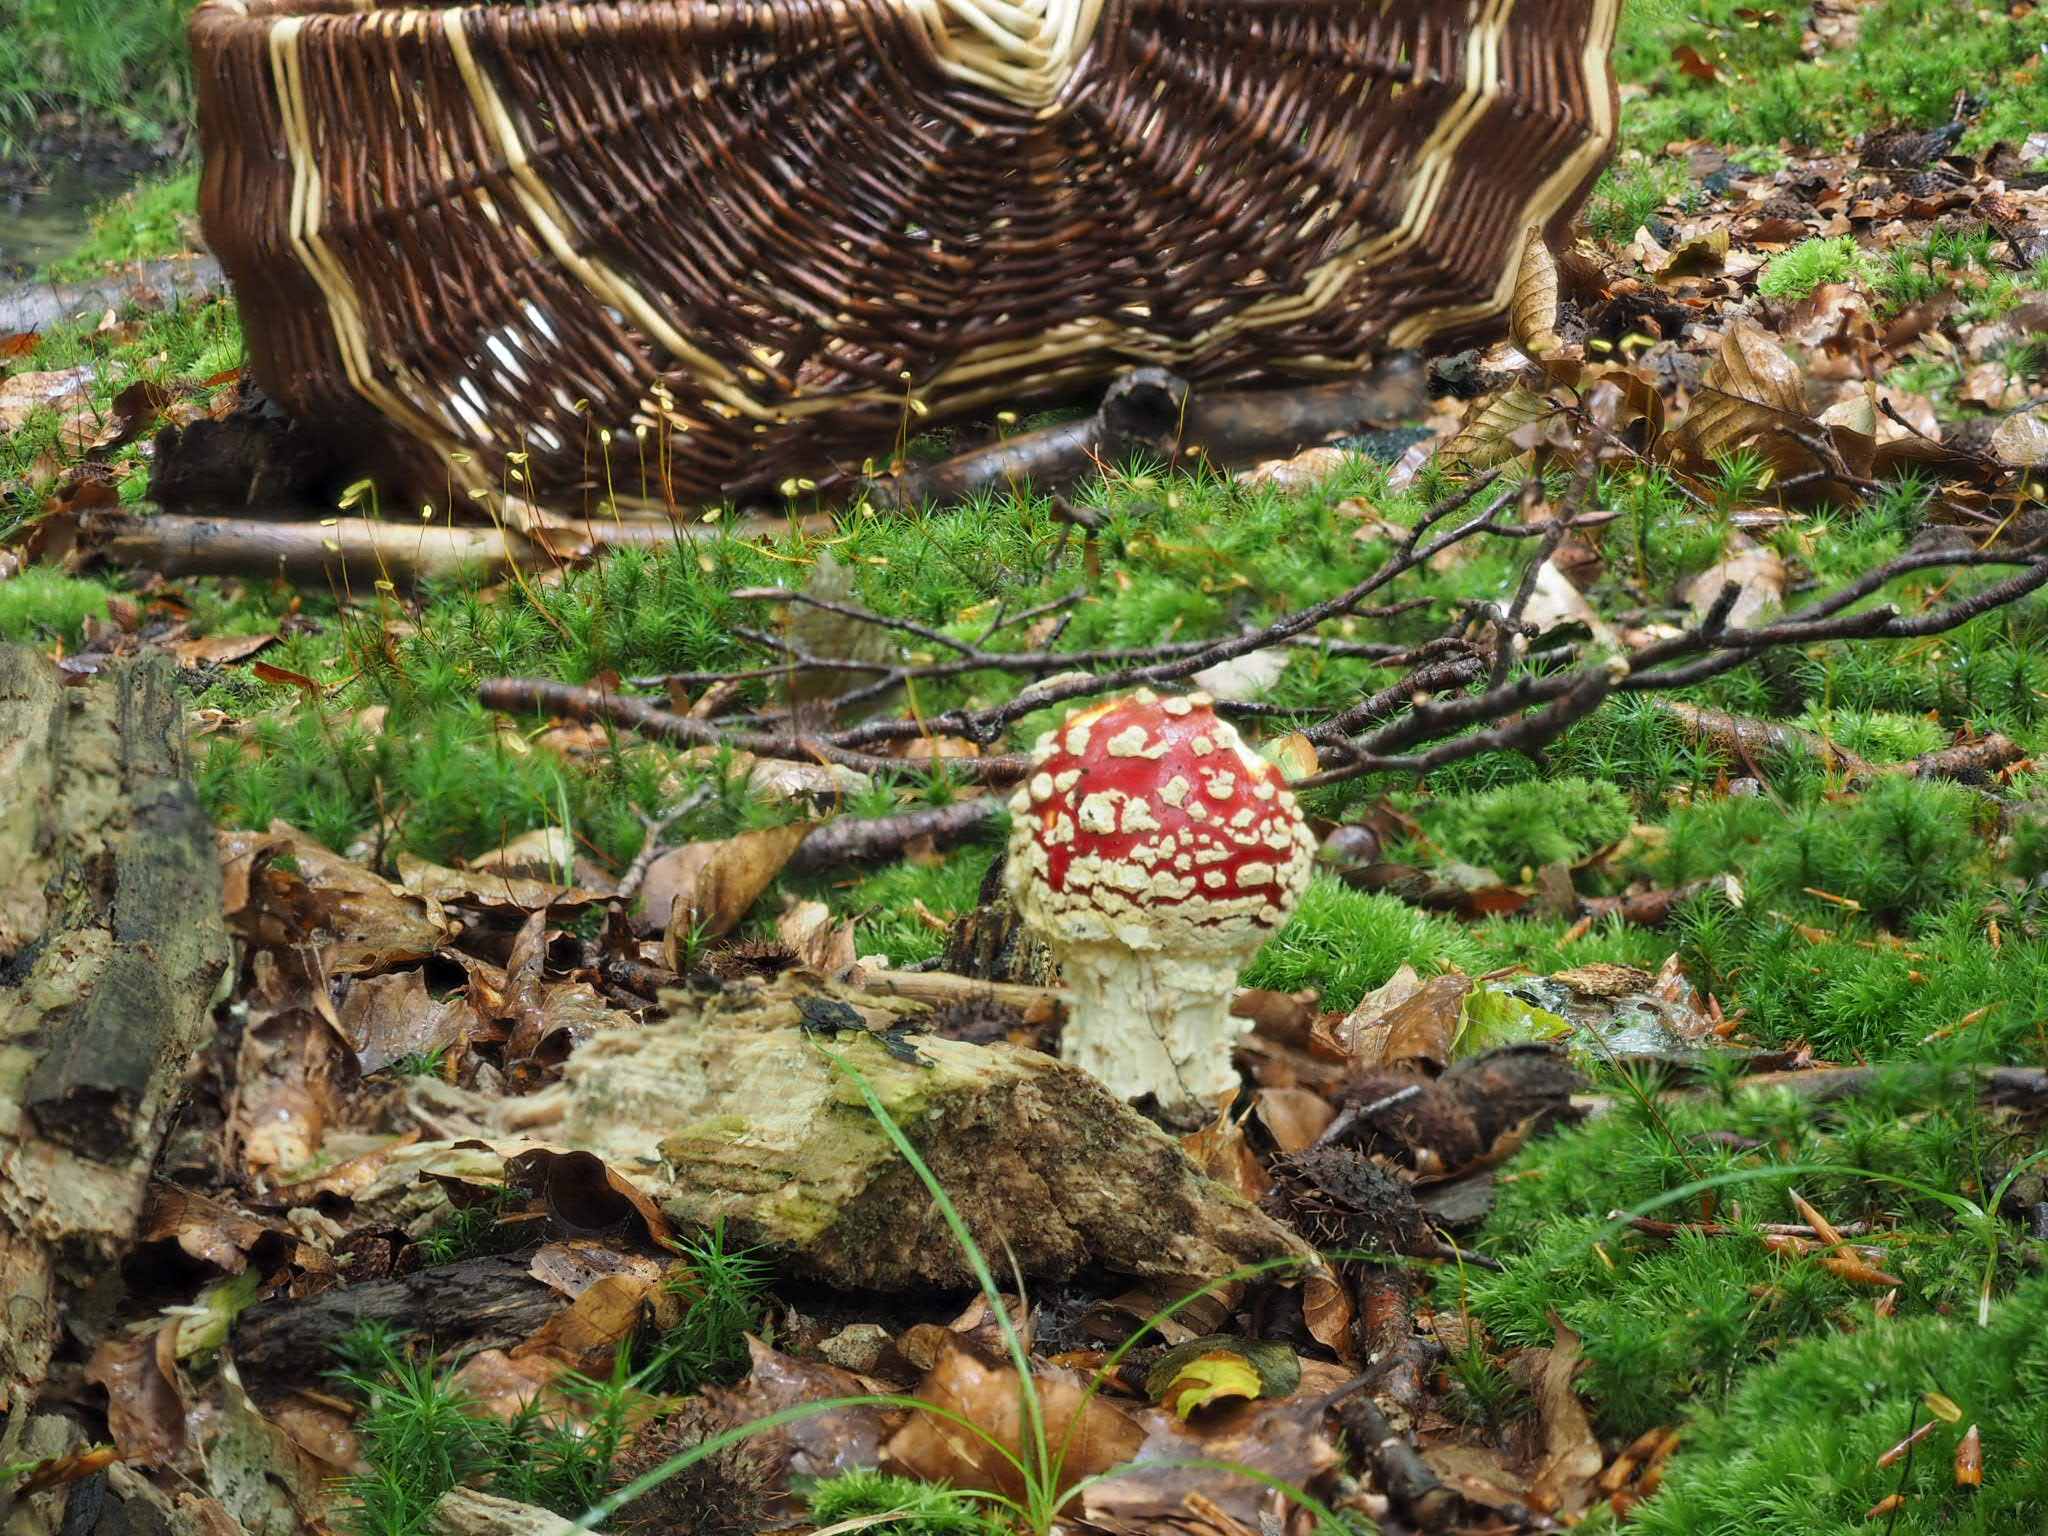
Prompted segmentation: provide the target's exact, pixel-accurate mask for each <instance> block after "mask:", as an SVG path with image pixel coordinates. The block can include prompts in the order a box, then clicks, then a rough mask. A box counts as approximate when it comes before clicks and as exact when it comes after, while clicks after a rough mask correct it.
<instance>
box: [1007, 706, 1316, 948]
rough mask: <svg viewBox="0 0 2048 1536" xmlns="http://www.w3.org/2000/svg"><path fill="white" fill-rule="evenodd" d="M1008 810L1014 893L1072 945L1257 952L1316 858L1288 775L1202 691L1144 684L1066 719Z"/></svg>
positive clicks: (1042, 743) (1031, 914)
mask: <svg viewBox="0 0 2048 1536" xmlns="http://www.w3.org/2000/svg"><path fill="white" fill-rule="evenodd" d="M1010 808H1011V810H1012V811H1013V812H1014V813H1015V814H1016V822H1015V825H1014V827H1013V829H1012V831H1011V837H1010V874H1009V883H1010V889H1011V892H1012V894H1013V895H1014V896H1015V897H1016V899H1017V901H1018V904H1019V906H1020V907H1021V908H1022V909H1023V911H1024V915H1025V916H1026V918H1027V919H1030V920H1031V921H1033V922H1035V923H1036V924H1037V925H1038V926H1040V927H1041V928H1043V929H1045V930H1048V931H1049V932H1052V933H1056V934H1058V935H1060V936H1062V937H1065V938H1069V939H1075V940H1086V939H1091V938H1105V939H1106V938H1111V937H1115V938H1117V939H1119V940H1120V941H1121V942H1123V943H1125V944H1127V945H1129V946H1130V947H1132V948H1148V949H1149V948H1178V947H1182V946H1183V945H1185V944H1187V943H1191V942H1203V941H1205V940H1206V941H1208V942H1219V941H1221V942H1224V943H1225V944H1226V947H1228V948H1230V949H1232V950H1236V949H1240V948H1242V947H1244V945H1245V944H1246V943H1249V945H1250V946H1251V947H1253V948H1256V946H1257V944H1258V942H1260V941H1262V940H1263V939H1264V938H1265V936H1266V935H1267V934H1268V933H1270V932H1271V931H1272V930H1273V929H1276V928H1278V927H1279V926H1280V925H1281V924H1283V923H1285V922H1286V921H1287V918H1288V915H1289V914H1290V913H1291V912H1292V911H1293V910H1294V903H1295V901H1296V900H1297V899H1298V898H1299V896H1300V895H1301V891H1302V888H1303V887H1304V886H1305V885H1306V884H1307V883H1308V873H1309V866H1310V862H1311V860H1312V859H1313V857H1314V854H1315V843H1314V840H1313V839H1312V838H1311V837H1310V836H1309V832H1308V827H1307V824H1306V823H1305V822H1304V821H1303V820H1302V816H1301V811H1300V808H1299V807H1298V806H1297V805H1296V804H1295V799H1294V796H1293V795H1292V794H1291V793H1290V792H1289V791H1288V789H1287V787H1286V783H1285V781H1284V779H1283V778H1282V776H1281V774H1280V771H1279V770H1278V769H1277V768H1275V767H1273V765H1272V764H1270V763H1268V762H1267V761H1266V760H1265V759H1264V758H1262V757H1260V756H1258V754H1256V753H1255V752H1253V751H1252V750H1251V749H1250V748H1249V747H1247V746H1246V745H1245V744H1244V742H1243V741H1242V740H1241V739H1240V738H1239V736H1238V734H1237V732H1236V731H1235V730H1234V729H1233V728H1232V727H1231V726H1230V724H1229V723H1228V722H1227V721H1224V720H1220V719H1218V718H1217V716H1216V713H1215V711H1214V710H1213V709H1212V708H1211V707H1210V701H1209V699H1208V697H1207V695H1204V694H1189V695H1188V696H1186V697H1185V698H1168V699H1161V698H1159V697H1157V696H1156V695H1154V694H1153V693H1151V692H1149V691H1141V692H1138V693H1135V694H1131V695H1128V696H1126V697H1124V698H1119V699H1112V700H1109V701H1108V702H1106V703H1103V704H1098V705H1095V706H1094V707H1092V708H1089V709H1085V710H1082V711H1081V712H1080V713H1078V714H1075V715H1073V716H1070V717H1069V718H1068V719H1067V721H1066V723H1065V724H1063V725H1062V726H1061V727H1060V728H1059V729H1058V730H1057V731H1053V732H1050V733H1048V734H1047V735H1046V736H1044V737H1042V738H1040V740H1039V743H1038V750H1037V752H1036V754H1035V756H1034V758H1033V768H1032V773H1031V777H1030V778H1029V779H1028V780H1027V781H1026V782H1025V784H1024V785H1023V787H1022V788H1021V789H1019V790H1018V791H1017V793H1016V795H1015V796H1013V797H1012V799H1011V801H1010Z"/></svg>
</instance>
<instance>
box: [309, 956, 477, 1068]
mask: <svg viewBox="0 0 2048 1536" xmlns="http://www.w3.org/2000/svg"><path fill="white" fill-rule="evenodd" d="M335 1011H336V1014H337V1016H338V1017H339V1018H340V1020H341V1033H342V1037H343V1038H344V1039H346V1040H347V1041H348V1044H349V1049H350V1050H352V1051H354V1052H355V1054H356V1069H357V1070H358V1071H360V1072H364V1073H370V1072H381V1071H383V1070H384V1068H386V1067H388V1066H390V1065H391V1064H392V1063H393V1062H394V1061H397V1060H399V1059H400V1058H401V1057H405V1056H425V1055H429V1054H431V1053H432V1052H434V1051H438V1050H441V1049H443V1048H444V1047H447V1046H451V1045H453V1044H455V1042H456V1041H458V1040H461V1039H463V1038H464V1037H465V1036H467V1035H468V1034H469V1032H470V1026H471V1024H472V1023H473V1022H474V1020H475V1017H476V1015H475V1013H474V1012H473V1011H472V1009H471V1008H470V1005H469V1003H468V1001H467V1000H466V999H465V998H461V997H451V998H447V999H440V998H435V997H433V996H432V995H431V994H429V993H428V991H427V977H426V973H425V972H424V971H422V970H419V969H417V968H415V969H412V970H405V971H393V972H390V973H388V974H386V975H382V976H357V977H354V978H351V979H350V980H349V981H348V982H347V983H346V988H345V990H344V991H343V992H342V995H341V1003H340V1005H339V1007H338V1008H337V1009H336V1010H335Z"/></svg>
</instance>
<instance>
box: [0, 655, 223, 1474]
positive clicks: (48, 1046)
mask: <svg viewBox="0 0 2048 1536" xmlns="http://www.w3.org/2000/svg"><path fill="white" fill-rule="evenodd" d="M173 676H174V670H173V667H172V665H171V663H170V661H169V660H168V659H167V658H164V657H153V658H150V659H147V660H143V661H139V662H134V663H130V664H123V665H120V666H117V667H115V668H113V669H112V670H110V671H109V672H108V673H106V674H104V675H102V676H100V677H96V678H92V679H89V680H85V681H82V682H79V683H78V684H77V685H76V686H66V680H63V679H60V676H59V674H58V672H57V669H56V668H55V667H54V666H52V665H51V664H50V663H49V662H47V661H45V660H44V659H43V658H41V657H40V656H37V655H35V654H34V653H32V652H29V651H26V650H22V649H18V648H14V647H7V646H0V1294H4V1295H5V1296H7V1297H8V1298H9V1299H10V1305H9V1306H8V1308H7V1310H6V1312H5V1314H4V1321H0V1413H4V1412H6V1411H7V1410H9V1409H11V1408H12V1407H13V1406H14V1405H15V1404H16V1403H18V1402H19V1401H20V1400H21V1399H22V1398H23V1397H24V1396H25V1395H26V1394H27V1393H29V1392H32V1391H33V1389H34V1388H36V1387H37V1386H39V1385H40V1384H41V1383H42V1381H43V1379H44V1373H45V1367H46V1366H47V1364H48V1362H49V1358H50V1350H51V1347H52V1343H53V1340H54V1338H55V1336H56V1330H57V1327H58V1317H59V1315H60V1314H61V1315H63V1316H65V1317H68V1318H71V1319H73V1320H76V1319H78V1318H89V1317H91V1316H92V1313H93V1308H92V1306H91V1305H90V1298H91V1293H93V1292H94V1291H95V1290H96V1288H99V1287H102V1286H104V1285H106V1284H108V1283H110V1282H111V1281H112V1261H113V1260H114V1259H115V1258H116V1257H117V1256H118V1255H119V1254H120V1253H121V1252H122V1251H123V1250H124V1249H125V1246H126V1244H127V1240H128V1238H129V1235H130V1233H131V1232H132V1231H133V1229H134V1227H135V1223H136V1219H137V1217H138V1216H139V1214H140V1212H141V1209H142V1200H143V1192H144V1185H145V1181H146V1180H147V1177H148V1173H149V1168H150V1164H151V1162H152V1160H153V1159H154V1157H155V1154H156V1149H157V1147H158V1145H159V1144H160V1142H161V1140H162V1138H163V1135H164V1132H165V1129H166V1125H167V1121H168V1119H169V1116H170V1113H171V1111H172V1109H173V1107H174V1104H175V1100H176V1097H177V1094H178V1091H179V1088H180V1085H181V1083H182V1081H183V1076H184V1071H185V1066H186V1063H187V1062H188V1061H189V1060H190V1058H191V1057H192V1055H193V1054H194V1052H195V1051H196V1050H197V1049H198V1048H199V1046H200V1045H201V1044H202V1042H204V1041H205V1039H206V1038H207V1037H208V1034H209V1033H210V1029H211V1025H210V1021H209V1015H208V1005H209V1000H210V999H211V998H212V996H213V992H214V988H215V986H216V984H217V983H218V982H219V980H220V977H221V973H222V971H223V970H224V969H225V968H226V965H227V936H226V933H225V932H224V930H223V928H222V926H221V916H220V910H221V885H220V867H219V865H218V863H217V862H216V861H215V858H214V852H213V833H212V829H211V827H210V826H209V825H208V822H207V818H206V814H205V812H204V811H203V810H202V809H201V808H200V804H199V798H198V794H197V792H196V791H195V790H194V788H193V785H192V780H191V778H190V776H189V774H188V771H187V763H186V756H185V739H184V729H185V726H184V722H185V701H184V699H183V698H182V697H181V696H180V695H179V693H178V691H177V689H176V688H175V686H174V685H173V682H172V678H173ZM25 1418H26V1415H13V1416H12V1417H11V1418H10V1420H9V1422H10V1424H18V1423H19V1422H20V1421H21V1420H23V1419H25ZM5 1450H6V1445H5V1444H4V1443H0V1461H5V1460H7V1459H8V1458H7V1456H6V1455H5Z"/></svg>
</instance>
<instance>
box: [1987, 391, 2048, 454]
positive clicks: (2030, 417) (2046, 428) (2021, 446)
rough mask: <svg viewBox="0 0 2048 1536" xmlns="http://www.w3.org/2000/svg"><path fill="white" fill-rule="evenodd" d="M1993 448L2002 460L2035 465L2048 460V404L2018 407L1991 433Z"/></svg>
mask: <svg viewBox="0 0 2048 1536" xmlns="http://www.w3.org/2000/svg"><path fill="white" fill-rule="evenodd" d="M1991 451H1992V452H1993V453H1995V454H1997V455H1998V461H1999V462H2000V463H2001V464H2010V465H2012V466H2013V467H2014V468H2016V469H2034V468H2037V467H2039V466H2040V465H2043V464H2048V405H2036V406H2031V407H2029V408H2028V409H2027V410H2024V411H2015V412H2013V414H2012V415H2010V416H2008V417H2006V418H2005V420H2003V421H2001V422H2000V423H1999V424H1998V430H1997V431H1996V432H1993V433H1992V434H1991Z"/></svg>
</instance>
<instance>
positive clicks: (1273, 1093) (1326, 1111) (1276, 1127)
mask: <svg viewBox="0 0 2048 1536" xmlns="http://www.w3.org/2000/svg"><path fill="white" fill-rule="evenodd" d="M1255 1109H1256V1112H1257V1114H1258V1117H1259V1123H1260V1124H1262V1125H1263V1126H1265V1128H1266V1130H1267V1133H1268V1134H1270V1135H1271V1136H1272V1138H1273V1144H1274V1145H1275V1146H1277V1147H1278V1148H1279V1149H1280V1150H1281V1151H1282V1152H1300V1151H1304V1150H1306V1149H1307V1148H1309V1147H1312V1146H1314V1145H1315V1144H1316V1141H1317V1139H1318V1138H1320V1137H1321V1136H1322V1134H1323V1132H1325V1131H1327V1130H1328V1129H1329V1128H1330V1122H1331V1121H1332V1120H1334V1119H1336V1118H1337V1112H1336V1110H1334V1109H1332V1108H1331V1107H1330V1101H1329V1100H1328V1099H1326V1098H1324V1097H1323V1096H1322V1095H1321V1094H1320V1093H1316V1092H1314V1091H1313V1090H1311V1089H1307V1088H1261V1089H1260V1090H1259V1091H1258V1096H1257V1098H1256V1100H1255Z"/></svg>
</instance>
